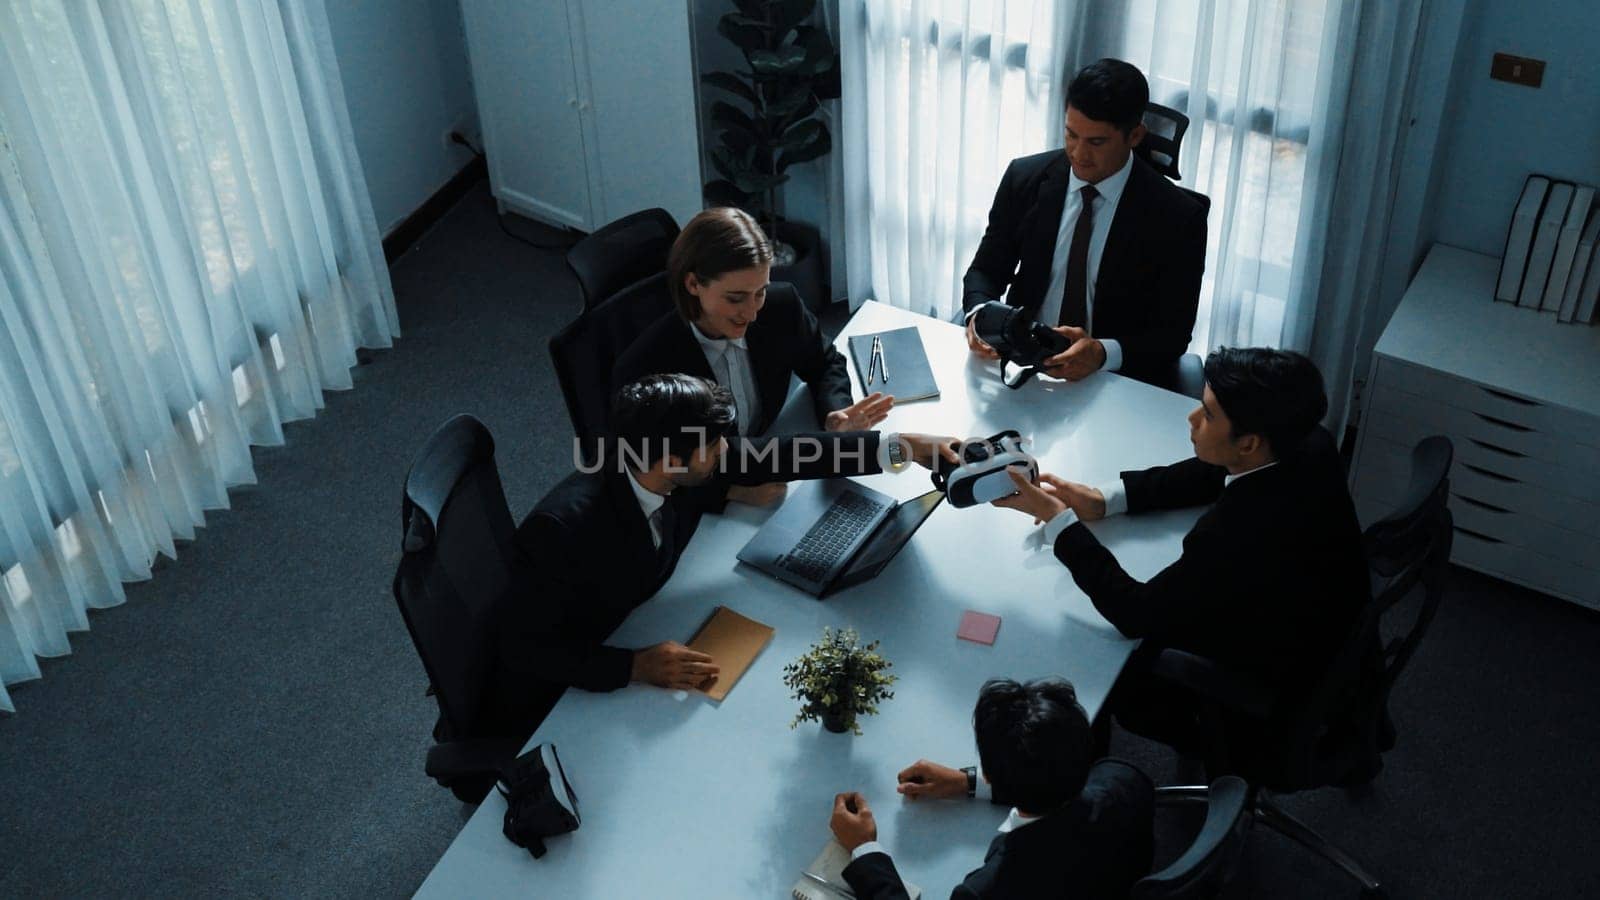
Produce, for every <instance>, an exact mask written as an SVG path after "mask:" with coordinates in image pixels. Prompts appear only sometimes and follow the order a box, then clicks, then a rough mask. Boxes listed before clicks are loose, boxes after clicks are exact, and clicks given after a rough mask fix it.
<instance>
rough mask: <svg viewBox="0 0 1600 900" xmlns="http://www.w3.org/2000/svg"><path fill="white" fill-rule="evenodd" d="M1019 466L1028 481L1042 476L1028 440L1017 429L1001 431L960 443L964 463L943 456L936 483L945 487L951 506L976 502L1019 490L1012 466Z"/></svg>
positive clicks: (936, 468) (934, 479) (991, 499)
mask: <svg viewBox="0 0 1600 900" xmlns="http://www.w3.org/2000/svg"><path fill="white" fill-rule="evenodd" d="M1013 468H1019V469H1021V470H1022V473H1023V474H1024V475H1026V476H1028V480H1029V481H1034V482H1037V481H1038V480H1039V463H1038V462H1037V461H1035V460H1034V458H1033V457H1032V456H1030V455H1029V454H1028V452H1027V442H1026V441H1024V440H1023V439H1022V435H1021V434H1019V433H1018V432H1015V431H1002V432H1000V433H999V434H997V435H994V436H992V437H989V438H986V439H984V440H981V441H969V442H967V443H965V444H962V445H961V463H960V464H959V465H953V464H951V463H949V462H946V461H945V460H944V459H942V458H941V459H940V460H939V462H938V465H937V466H936V467H935V469H934V472H933V486H934V487H936V488H938V489H939V490H941V491H944V495H945V499H946V500H949V501H950V505H951V506H956V507H962V506H977V505H978V504H980V503H991V502H993V501H995V500H999V499H1001V498H1002V497H1009V496H1011V495H1012V494H1015V493H1016V492H1017V486H1016V484H1015V483H1013V482H1012V480H1011V475H1010V474H1009V472H1010V470H1011V469H1013Z"/></svg>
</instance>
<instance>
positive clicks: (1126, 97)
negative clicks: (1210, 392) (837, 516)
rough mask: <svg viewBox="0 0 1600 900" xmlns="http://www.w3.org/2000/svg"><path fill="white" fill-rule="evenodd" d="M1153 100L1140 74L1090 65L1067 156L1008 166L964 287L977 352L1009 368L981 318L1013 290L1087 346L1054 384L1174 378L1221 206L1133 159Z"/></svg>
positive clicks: (1055, 367)
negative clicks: (1113, 377) (1107, 377)
mask: <svg viewBox="0 0 1600 900" xmlns="http://www.w3.org/2000/svg"><path fill="white" fill-rule="evenodd" d="M1149 99H1150V90H1149V86H1148V85H1147V84H1146V82H1145V78H1144V75H1143V74H1142V73H1140V71H1139V70H1138V69H1137V68H1136V67H1134V66H1132V65H1129V64H1128V63H1125V62H1123V61H1121V60H1116V59H1102V60H1100V61H1099V62H1096V63H1093V64H1091V65H1089V66H1086V67H1085V68H1084V69H1083V70H1082V71H1080V72H1079V73H1078V74H1077V75H1076V76H1075V77H1074V78H1073V79H1072V83H1071V84H1070V85H1069V86H1068V87H1067V111H1066V152H1064V153H1063V152H1062V151H1060V150H1049V151H1046V152H1044V153H1037V154H1034V155H1032V156H1024V157H1022V158H1021V159H1016V160H1013V161H1012V162H1011V165H1010V166H1008V167H1007V168H1006V172H1005V175H1004V176H1003V177H1002V178H1001V179H1000V187H999V190H997V191H996V192H995V196H994V205H993V206H992V207H991V208H990V210H989V225H988V227H987V228H986V229H985V230H984V233H983V240H982V241H981V242H980V243H979V244H978V251H977V253H976V254H974V255H973V258H972V265H971V266H970V267H969V268H968V269H967V274H966V277H965V278H964V279H963V280H962V286H963V290H964V295H963V297H962V301H961V302H962V307H963V309H964V311H965V315H966V317H967V344H968V346H969V347H971V349H972V352H973V353H974V354H976V355H978V356H980V357H983V358H985V359H994V358H997V357H996V354H995V351H994V349H993V348H992V347H990V346H989V345H988V344H986V343H984V342H983V341H982V340H980V339H979V338H978V335H977V332H976V331H975V330H974V329H973V327H972V314H973V312H974V310H976V309H977V307H978V306H979V305H981V304H983V303H986V302H988V301H991V300H998V299H1000V296H1001V294H1005V295H1006V296H1005V300H1006V302H1007V303H1009V304H1011V305H1012V306H1017V307H1021V308H1022V309H1024V310H1026V311H1027V312H1028V314H1029V315H1030V316H1031V317H1032V318H1033V319H1035V320H1036V321H1039V322H1042V323H1044V324H1046V325H1050V326H1053V327H1055V329H1056V330H1057V331H1058V332H1060V333H1061V334H1063V335H1065V336H1067V337H1069V338H1071V339H1072V340H1073V344H1072V346H1071V347H1069V348H1068V349H1067V350H1065V351H1063V352H1062V353H1060V354H1057V355H1056V356H1053V357H1051V358H1050V359H1048V360H1046V361H1045V366H1044V368H1045V371H1046V372H1048V373H1049V374H1051V375H1055V376H1057V377H1059V378H1066V379H1068V380H1071V381H1076V380H1078V379H1081V378H1085V377H1087V376H1088V375H1090V374H1092V373H1094V372H1097V371H1100V370H1102V369H1104V370H1106V371H1112V372H1121V373H1123V374H1125V375H1129V376H1132V377H1134V378H1138V379H1140V380H1142V381H1148V382H1151V383H1154V384H1160V385H1167V384H1169V383H1170V382H1171V380H1172V378H1173V376H1174V373H1175V372H1176V366H1177V360H1178V358H1179V357H1180V356H1182V355H1183V352H1184V350H1185V349H1186V348H1187V347H1188V346H1189V339H1190V336H1191V334H1192V333H1193V331H1194V319H1195V312H1196V308H1197V306H1198V304H1199V300H1200V276H1201V275H1202V274H1203V273H1204V271H1205V256H1206V212H1207V209H1206V207H1205V205H1203V204H1202V203H1201V202H1200V201H1198V200H1196V199H1194V198H1193V197H1191V196H1189V195H1188V194H1185V193H1184V192H1183V191H1181V190H1179V189H1178V188H1177V187H1175V186H1174V185H1172V184H1171V183H1170V182H1168V181H1167V179H1166V178H1164V177H1162V176H1161V175H1160V174H1159V173H1157V172H1156V171H1155V170H1154V169H1152V168H1151V167H1150V166H1149V164H1147V163H1146V162H1145V161H1144V160H1142V159H1140V158H1138V157H1137V156H1134V155H1133V148H1134V147H1136V146H1137V145H1138V144H1139V142H1140V141H1141V140H1143V139H1144V136H1145V127H1144V123H1143V116H1144V109H1145V106H1146V105H1147V104H1148V102H1149ZM1007 286H1009V287H1010V291H1009V293H1007V290H1006V289H1007Z"/></svg>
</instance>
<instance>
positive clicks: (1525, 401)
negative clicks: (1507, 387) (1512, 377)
mask: <svg viewBox="0 0 1600 900" xmlns="http://www.w3.org/2000/svg"><path fill="white" fill-rule="evenodd" d="M1483 392H1484V393H1485V394H1488V395H1490V396H1491V397H1499V398H1500V399H1501V400H1509V401H1511V402H1512V403H1515V404H1517V405H1519V406H1540V405H1542V404H1539V403H1535V402H1534V401H1532V400H1529V399H1527V398H1526V397H1518V396H1517V395H1516V394H1508V393H1506V392H1505V391H1497V390H1495V389H1494V388H1491V387H1486V388H1484V389H1483Z"/></svg>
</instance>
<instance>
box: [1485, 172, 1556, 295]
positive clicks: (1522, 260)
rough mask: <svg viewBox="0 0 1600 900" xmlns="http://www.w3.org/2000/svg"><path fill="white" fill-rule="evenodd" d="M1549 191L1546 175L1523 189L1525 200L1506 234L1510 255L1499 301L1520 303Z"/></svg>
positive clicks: (1533, 178)
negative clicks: (1532, 249)
mask: <svg viewBox="0 0 1600 900" xmlns="http://www.w3.org/2000/svg"><path fill="white" fill-rule="evenodd" d="M1549 189H1550V179H1548V178H1546V177H1544V176H1543V175H1529V176H1528V180H1527V182H1526V183H1524V184H1523V186H1522V199H1521V200H1518V201H1517V209H1516V211H1515V212H1513V213H1512V214H1511V228H1510V230H1509V231H1507V232H1506V251H1505V253H1504V254H1503V255H1502V256H1501V259H1500V284H1499V286H1498V287H1497V288H1495V292H1494V298H1495V299H1496V300H1505V301H1506V302H1508V303H1515V302H1517V291H1518V290H1520V289H1521V288H1522V273H1523V270H1524V269H1526V268H1527V265H1528V249H1529V248H1530V247H1531V246H1532V245H1533V230H1534V228H1536V227H1538V225H1539V210H1540V209H1541V208H1542V207H1543V205H1544V195H1545V192H1547V191H1548V190H1549Z"/></svg>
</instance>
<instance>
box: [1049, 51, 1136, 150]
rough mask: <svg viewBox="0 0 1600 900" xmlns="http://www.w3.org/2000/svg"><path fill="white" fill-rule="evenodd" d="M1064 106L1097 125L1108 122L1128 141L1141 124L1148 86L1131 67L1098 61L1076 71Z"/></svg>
mask: <svg viewBox="0 0 1600 900" xmlns="http://www.w3.org/2000/svg"><path fill="white" fill-rule="evenodd" d="M1067 105H1068V106H1070V107H1072V108H1073V109H1076V110H1077V111H1078V112H1081V113H1083V114H1084V115H1086V116H1088V117H1089V118H1091V119H1094V120H1095V121H1096V122H1110V123H1111V124H1112V125H1115V126H1117V128H1118V129H1119V130H1120V131H1121V132H1122V136H1123V137H1127V136H1128V135H1129V134H1131V133H1132V132H1133V129H1135V128H1137V127H1138V126H1139V124H1140V123H1142V122H1143V121H1144V108H1145V107H1146V106H1148V105H1150V84H1149V83H1148V82H1146V81H1145V80H1144V73H1143V72H1141V71H1139V67H1138V66H1135V65H1133V64H1132V63H1125V62H1123V61H1122V60H1120V59H1109V58H1108V59H1102V60H1097V61H1095V62H1092V63H1090V64H1088V65H1087V66H1084V67H1083V68H1081V69H1079V70H1078V74H1076V75H1074V76H1072V83H1071V84H1068V85H1067Z"/></svg>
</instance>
